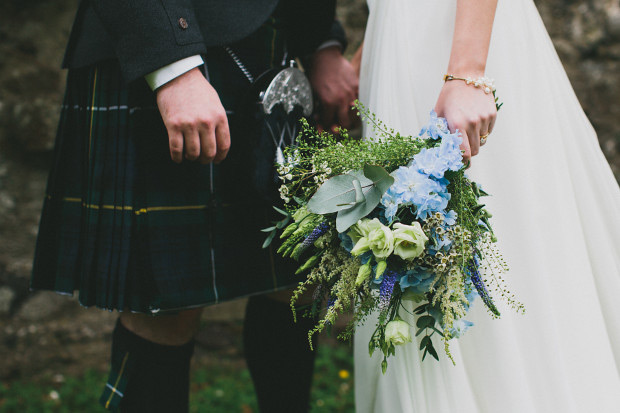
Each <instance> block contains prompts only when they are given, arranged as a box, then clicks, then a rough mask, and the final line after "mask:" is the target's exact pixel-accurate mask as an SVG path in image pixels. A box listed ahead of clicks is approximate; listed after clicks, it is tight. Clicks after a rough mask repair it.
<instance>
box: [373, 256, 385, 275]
mask: <svg viewBox="0 0 620 413" xmlns="http://www.w3.org/2000/svg"><path fill="white" fill-rule="evenodd" d="M386 268H387V262H386V261H385V260H382V261H379V262H378V263H377V268H376V270H375V272H376V273H377V277H381V276H382V275H383V273H384V272H385V269H386Z"/></svg>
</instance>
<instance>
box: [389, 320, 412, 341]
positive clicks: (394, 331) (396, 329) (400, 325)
mask: <svg viewBox="0 0 620 413" xmlns="http://www.w3.org/2000/svg"><path fill="white" fill-rule="evenodd" d="M385 341H386V342H387V343H390V344H393V345H395V346H398V345H401V344H405V343H409V342H410V341H411V329H410V326H409V324H407V322H405V321H403V320H401V319H400V318H396V319H395V320H392V321H390V322H389V323H387V325H386V326H385Z"/></svg>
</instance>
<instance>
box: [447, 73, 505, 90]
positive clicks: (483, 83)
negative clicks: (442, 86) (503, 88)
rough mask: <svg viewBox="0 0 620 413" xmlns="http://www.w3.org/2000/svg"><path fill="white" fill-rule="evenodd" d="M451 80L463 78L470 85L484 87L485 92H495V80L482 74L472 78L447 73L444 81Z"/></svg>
mask: <svg viewBox="0 0 620 413" xmlns="http://www.w3.org/2000/svg"><path fill="white" fill-rule="evenodd" d="M450 80H462V81H463V82H465V83H466V84H468V85H472V86H474V87H482V90H483V91H484V93H491V92H495V90H496V89H495V81H494V80H493V79H490V78H488V77H485V76H482V77H479V78H477V79H472V78H471V77H457V76H454V75H449V74H446V75H444V77H443V81H444V82H448V81H450Z"/></svg>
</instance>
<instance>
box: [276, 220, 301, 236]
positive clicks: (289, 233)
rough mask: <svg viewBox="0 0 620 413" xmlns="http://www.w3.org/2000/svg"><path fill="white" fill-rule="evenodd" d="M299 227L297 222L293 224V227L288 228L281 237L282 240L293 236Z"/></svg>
mask: <svg viewBox="0 0 620 413" xmlns="http://www.w3.org/2000/svg"><path fill="white" fill-rule="evenodd" d="M298 226H299V224H297V222H293V223H292V224H291V225H289V226H288V227H286V229H285V230H284V231H283V232H282V234H281V235H280V239H284V238H286V237H288V236H289V235H291V234H292V233H293V232H294V231H295V230H296V229H297V227H298Z"/></svg>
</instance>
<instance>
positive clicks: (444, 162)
mask: <svg viewBox="0 0 620 413" xmlns="http://www.w3.org/2000/svg"><path fill="white" fill-rule="evenodd" d="M440 150H441V147H435V148H430V149H426V148H424V149H422V150H421V151H420V152H419V153H418V154H417V155H415V156H414V157H413V159H414V161H415V164H416V165H417V166H418V171H420V172H421V173H423V174H425V175H429V176H432V177H434V178H443V174H444V173H445V172H446V171H447V170H448V159H446V158H445V157H444V156H443V155H442V154H441V152H440Z"/></svg>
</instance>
